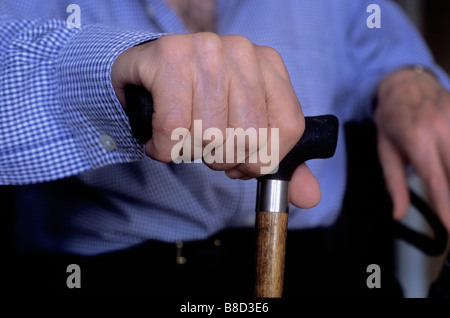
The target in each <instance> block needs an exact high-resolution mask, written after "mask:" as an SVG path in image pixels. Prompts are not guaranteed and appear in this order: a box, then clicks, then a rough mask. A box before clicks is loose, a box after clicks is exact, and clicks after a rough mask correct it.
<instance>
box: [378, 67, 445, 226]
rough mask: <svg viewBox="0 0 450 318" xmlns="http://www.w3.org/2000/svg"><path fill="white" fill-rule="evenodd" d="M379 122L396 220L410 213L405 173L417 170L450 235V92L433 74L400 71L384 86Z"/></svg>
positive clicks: (381, 151)
mask: <svg viewBox="0 0 450 318" xmlns="http://www.w3.org/2000/svg"><path fill="white" fill-rule="evenodd" d="M375 122H376V124H377V129H378V153H379V157H380V162H381V165H382V167H383V173H384V178H385V181H386V186H387V189H388V191H389V193H390V195H391V198H392V201H393V205H394V211H393V216H394V218H395V219H401V218H402V217H404V216H405V215H406V213H407V211H408V207H409V202H410V198H409V192H408V188H407V176H406V171H405V167H406V166H407V165H411V166H412V167H413V169H414V170H415V171H416V173H417V174H418V176H419V177H420V178H421V180H422V181H423V183H424V185H425V187H426V189H427V195H428V197H429V199H430V201H431V204H432V207H433V208H434V210H435V211H436V213H437V214H438V216H439V218H440V220H441V221H442V223H443V224H444V225H445V227H446V228H447V231H449V232H450V92H449V91H447V90H446V89H445V88H444V87H443V86H442V85H441V84H440V83H439V82H438V81H437V79H436V78H435V77H434V76H432V75H431V74H429V73H427V72H422V73H418V72H415V71H414V70H411V69H404V70H399V71H397V72H395V73H393V74H391V75H389V76H388V77H387V78H385V79H384V80H383V81H382V82H381V84H380V85H379V89H378V105H377V108H376V110H375Z"/></svg>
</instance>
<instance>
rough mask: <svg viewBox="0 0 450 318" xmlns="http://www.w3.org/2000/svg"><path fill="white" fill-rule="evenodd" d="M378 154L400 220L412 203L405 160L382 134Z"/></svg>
mask: <svg viewBox="0 0 450 318" xmlns="http://www.w3.org/2000/svg"><path fill="white" fill-rule="evenodd" d="M378 156H379V159H380V163H381V166H382V168H383V176H384V181H385V183H386V188H387V191H388V193H389V195H390V197H391V200H392V204H393V217H394V219H396V220H400V219H402V218H403V217H404V216H405V215H406V213H407V212H408V209H409V204H410V198H409V191H408V183H407V179H406V172H405V162H404V160H403V157H402V156H401V154H400V153H399V152H398V151H397V150H396V149H395V147H394V146H393V145H392V144H391V143H390V142H389V141H388V140H387V139H386V138H383V137H382V136H380V137H379V140H378Z"/></svg>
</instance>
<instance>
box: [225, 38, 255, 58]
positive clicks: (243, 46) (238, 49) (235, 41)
mask: <svg viewBox="0 0 450 318" xmlns="http://www.w3.org/2000/svg"><path fill="white" fill-rule="evenodd" d="M227 37H228V39H229V43H230V47H231V49H232V53H233V54H235V55H241V54H242V52H254V50H255V45H254V44H253V43H252V42H251V41H250V40H249V39H248V38H246V37H245V36H243V35H228V36H227Z"/></svg>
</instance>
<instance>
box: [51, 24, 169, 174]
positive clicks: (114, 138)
mask: <svg viewBox="0 0 450 318" xmlns="http://www.w3.org/2000/svg"><path fill="white" fill-rule="evenodd" d="M162 35H163V34H155V33H149V32H141V31H136V30H126V29H124V28H119V27H115V26H105V25H88V26H84V27H82V29H80V30H79V32H77V34H75V35H74V36H73V37H72V38H71V40H70V41H68V42H67V43H66V45H65V46H64V47H63V48H62V50H61V52H60V55H59V58H58V61H57V63H56V65H57V74H58V84H59V87H58V94H59V99H60V101H61V105H62V106H61V107H62V110H63V113H64V116H65V121H66V123H67V125H68V126H69V129H70V130H71V134H72V136H73V138H74V142H75V143H76V144H77V148H78V149H81V151H84V152H85V156H84V157H85V158H87V160H88V162H89V165H90V166H91V167H92V168H97V167H101V166H104V165H107V164H112V163H119V162H130V161H135V160H138V159H140V158H142V156H143V147H142V145H140V144H139V143H138V141H137V140H136V139H135V138H134V137H133V135H132V132H131V127H130V124H129V121H128V117H127V115H126V113H125V111H124V110H123V108H122V106H121V104H120V103H119V101H118V99H117V97H116V95H115V93H114V89H113V87H112V84H111V78H110V74H111V67H112V64H113V62H114V60H115V58H116V57H117V56H118V55H119V54H120V53H122V52H123V51H125V50H126V49H128V48H130V47H132V46H135V45H138V44H140V43H143V42H146V41H150V40H153V39H156V38H158V37H160V36H162Z"/></svg>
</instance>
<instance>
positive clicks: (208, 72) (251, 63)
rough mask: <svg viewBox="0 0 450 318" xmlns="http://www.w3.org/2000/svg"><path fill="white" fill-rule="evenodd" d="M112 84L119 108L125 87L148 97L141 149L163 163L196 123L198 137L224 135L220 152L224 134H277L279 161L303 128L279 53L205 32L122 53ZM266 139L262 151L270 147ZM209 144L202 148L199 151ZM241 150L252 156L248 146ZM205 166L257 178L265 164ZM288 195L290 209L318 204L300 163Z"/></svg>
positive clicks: (313, 185) (316, 191)
mask: <svg viewBox="0 0 450 318" xmlns="http://www.w3.org/2000/svg"><path fill="white" fill-rule="evenodd" d="M111 81H112V85H113V87H114V90H115V92H116V96H117V97H118V99H119V101H120V102H121V104H122V106H123V107H124V108H126V105H125V98H124V89H125V87H126V85H129V84H133V85H138V86H144V87H145V88H146V89H147V90H148V91H149V92H150V93H151V94H152V96H153V101H154V111H155V112H154V115H153V121H152V129H153V134H152V139H151V140H150V141H149V142H147V144H146V148H145V150H146V153H147V155H148V156H150V157H152V158H153V159H156V160H159V161H162V162H170V161H172V160H173V158H172V149H173V147H174V146H175V144H177V143H178V142H179V141H178V140H176V141H174V140H172V139H171V134H172V132H173V131H174V130H175V129H177V128H183V129H187V130H189V131H190V133H191V135H195V130H194V126H195V125H194V120H201V121H202V129H203V131H202V132H201V133H202V134H203V133H204V132H205V131H206V130H207V129H208V128H218V129H220V130H221V131H222V136H225V137H224V138H223V139H224V140H214V142H215V143H216V146H219V147H220V146H221V145H222V146H223V145H224V144H225V141H226V140H225V139H226V136H227V133H226V128H234V129H243V130H244V131H245V130H247V129H248V128H254V129H255V131H256V132H258V131H259V129H260V128H267V129H268V130H269V129H272V128H277V129H279V142H278V143H277V145H276V146H277V148H279V149H273V151H276V150H279V153H278V154H279V155H278V156H277V159H278V161H280V160H281V159H283V158H284V157H285V155H286V154H287V153H288V152H289V151H290V150H291V149H292V148H293V146H294V145H295V144H296V143H297V141H298V140H299V139H300V137H301V136H302V134H303V130H304V127H305V123H304V117H303V113H302V110H301V107H300V103H299V101H298V99H297V97H296V94H295V92H294V89H293V87H292V84H291V81H290V77H289V74H288V72H287V69H286V67H285V65H284V63H283V61H282V59H281V57H280V55H279V54H278V52H276V51H275V50H274V49H272V48H268V47H263V46H258V45H255V44H253V43H251V42H250V41H249V40H248V39H246V38H244V37H242V36H234V35H229V36H219V35H217V34H213V33H207V32H204V33H196V34H183V35H167V36H163V37H161V38H159V39H158V40H156V41H152V42H148V43H145V44H142V45H139V46H136V47H133V48H130V49H128V50H126V51H125V52H123V53H122V54H120V55H119V56H118V58H117V59H116V60H115V62H114V64H113V67H112V70H111ZM268 135H269V137H268V140H267V145H271V140H270V136H271V134H268ZM207 145H208V143H203V144H202V148H203V149H202V150H204V149H205V147H206V146H207ZM258 146H260V145H258ZM246 147H247V148H246V154H247V156H249V155H250V153H249V145H248V144H247V145H246ZM223 149H225V147H223ZM259 150H260V149H257V151H259ZM269 151H272V149H270V150H269ZM195 159H197V158H195ZM206 164H207V165H208V166H209V167H210V168H212V169H214V170H224V171H226V173H227V175H228V176H229V177H231V178H253V177H258V176H260V175H262V173H261V169H260V168H261V166H263V165H264V163H261V162H258V163H249V162H248V161H245V162H242V161H241V162H238V161H236V162H225V161H224V163H218V162H212V163H206ZM277 164H278V162H276V163H275V167H276V165H277ZM300 180H301V181H302V182H300ZM290 191H294V192H295V194H296V195H295V196H293V198H294V199H293V200H294V201H293V202H292V203H293V204H295V205H297V206H299V207H303V208H308V207H312V206H314V205H316V204H317V203H318V202H319V200H320V188H319V186H318V183H317V180H316V179H315V177H314V176H313V175H312V173H311V172H310V171H309V169H308V168H307V166H306V165H304V164H303V165H301V166H300V167H299V168H298V169H297V171H296V173H295V174H294V176H293V178H292V186H291V188H290Z"/></svg>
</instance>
